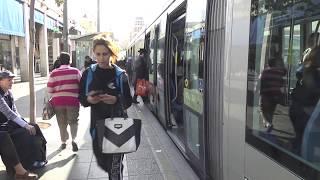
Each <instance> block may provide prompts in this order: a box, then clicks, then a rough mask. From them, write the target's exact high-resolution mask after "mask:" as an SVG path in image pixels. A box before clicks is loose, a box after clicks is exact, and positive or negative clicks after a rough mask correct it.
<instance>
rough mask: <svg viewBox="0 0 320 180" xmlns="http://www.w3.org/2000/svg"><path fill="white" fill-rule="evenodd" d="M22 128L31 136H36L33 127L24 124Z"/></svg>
mask: <svg viewBox="0 0 320 180" xmlns="http://www.w3.org/2000/svg"><path fill="white" fill-rule="evenodd" d="M24 128H26V129H27V130H28V131H29V133H30V134H31V135H36V128H35V127H34V126H32V125H30V124H26V125H25V126H24Z"/></svg>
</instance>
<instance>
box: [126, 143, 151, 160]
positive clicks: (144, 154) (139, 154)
mask: <svg viewBox="0 0 320 180" xmlns="http://www.w3.org/2000/svg"><path fill="white" fill-rule="evenodd" d="M152 157H153V154H152V151H151V148H150V146H145V147H139V148H138V150H137V151H136V152H134V153H130V154H128V155H127V158H128V159H144V158H148V159H149V158H152Z"/></svg>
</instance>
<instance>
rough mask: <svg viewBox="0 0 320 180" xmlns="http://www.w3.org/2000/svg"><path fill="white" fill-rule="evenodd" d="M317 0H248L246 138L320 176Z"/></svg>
mask: <svg viewBox="0 0 320 180" xmlns="http://www.w3.org/2000/svg"><path fill="white" fill-rule="evenodd" d="M319 20H320V2H319V1H296V2H294V1H291V2H290V3H285V1H272V2H270V1H267V0H265V1H261V0H252V5H251V20H250V38H249V59H248V84H247V87H248V92H247V94H248V96H247V126H246V127H247V133H246V141H247V142H248V143H249V144H251V145H252V146H254V147H256V148H257V149H259V150H260V151H262V152H264V153H265V154H266V155H267V156H269V157H271V158H273V159H274V160H276V161H278V162H279V163H280V164H282V165H284V166H286V167H287V168H289V169H290V170H292V171H293V172H294V173H297V174H298V175H300V176H301V177H304V178H307V179H315V178H316V177H320V176H319V175H320V141H319V139H320V125H319V124H320V100H319V99H320V70H319V69H320V46H319V45H317V41H318V39H319V33H318V32H319V31H320V30H319V29H320V28H319V26H320V21H319Z"/></svg>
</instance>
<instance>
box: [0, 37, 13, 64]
mask: <svg viewBox="0 0 320 180" xmlns="http://www.w3.org/2000/svg"><path fill="white" fill-rule="evenodd" d="M0 69H1V70H2V69H7V70H12V57H11V42H10V36H6V35H0Z"/></svg>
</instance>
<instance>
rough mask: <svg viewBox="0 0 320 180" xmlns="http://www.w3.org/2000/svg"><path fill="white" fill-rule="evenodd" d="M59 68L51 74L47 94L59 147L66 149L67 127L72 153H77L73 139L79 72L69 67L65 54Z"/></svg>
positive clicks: (74, 135) (77, 103) (77, 113)
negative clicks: (68, 128) (56, 126)
mask: <svg viewBox="0 0 320 180" xmlns="http://www.w3.org/2000/svg"><path fill="white" fill-rule="evenodd" d="M60 61H61V66H60V67H59V68H58V69H55V70H53V71H52V72H51V74H50V76H49V80H48V84H47V88H48V93H49V94H50V95H51V96H52V101H51V102H52V106H53V108H54V112H55V113H56V117H57V121H58V125H59V129H60V138H61V146H60V149H61V150H63V149H65V148H66V143H67V140H68V139H69V133H68V131H67V126H68V125H69V126H70V131H71V137H72V143H71V144H72V151H78V146H77V143H76V142H75V139H76V137H77V131H78V117H79V108H80V103H79V99H78V96H79V83H80V79H81V72H80V71H79V70H78V69H76V68H73V67H71V66H70V55H69V54H68V53H66V52H62V53H61V54H60Z"/></svg>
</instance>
